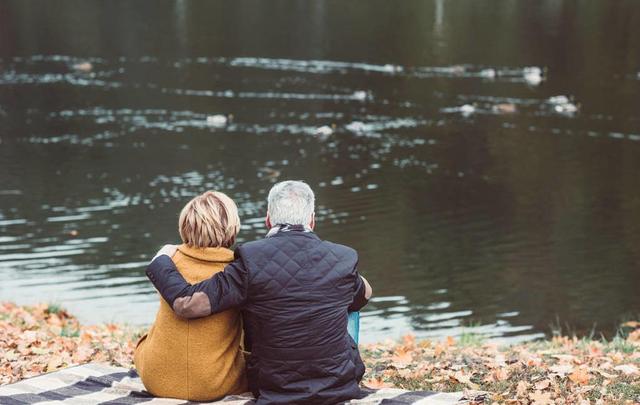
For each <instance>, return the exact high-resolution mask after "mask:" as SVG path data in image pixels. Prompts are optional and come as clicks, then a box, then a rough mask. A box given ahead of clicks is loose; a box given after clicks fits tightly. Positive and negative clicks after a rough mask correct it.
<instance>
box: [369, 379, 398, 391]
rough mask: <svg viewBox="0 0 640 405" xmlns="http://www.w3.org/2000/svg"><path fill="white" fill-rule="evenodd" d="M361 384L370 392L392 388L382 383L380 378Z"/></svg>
mask: <svg viewBox="0 0 640 405" xmlns="http://www.w3.org/2000/svg"><path fill="white" fill-rule="evenodd" d="M362 384H363V385H364V386H365V387H367V388H370V389H372V390H379V389H381V388H392V387H393V385H391V384H389V383H386V382H384V380H382V378H370V379H368V380H366V381H363V382H362Z"/></svg>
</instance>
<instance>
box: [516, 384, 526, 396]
mask: <svg viewBox="0 0 640 405" xmlns="http://www.w3.org/2000/svg"><path fill="white" fill-rule="evenodd" d="M528 390H529V384H527V383H526V381H520V382H518V385H517V386H516V395H518V396H519V397H526V396H527V391H528Z"/></svg>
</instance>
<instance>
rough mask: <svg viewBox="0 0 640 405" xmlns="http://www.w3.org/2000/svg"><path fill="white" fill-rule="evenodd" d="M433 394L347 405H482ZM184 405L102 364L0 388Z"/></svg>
mask: <svg viewBox="0 0 640 405" xmlns="http://www.w3.org/2000/svg"><path fill="white" fill-rule="evenodd" d="M466 396H467V397H473V398H465V394H463V393H436V392H430V391H405V390H400V389H381V390H377V391H373V390H372V391H371V392H370V394H369V395H368V396H367V397H365V398H363V399H358V400H352V401H349V402H348V404H354V405H355V404H361V405H373V404H384V405H387V404H388V405H395V404H422V405H450V404H451V405H452V404H465V403H469V402H470V401H474V403H480V402H482V399H483V395H482V393H472V394H466ZM253 402H254V401H253V397H252V396H251V394H249V393H247V394H246V395H232V396H227V397H225V398H223V399H221V400H219V401H214V402H207V404H222V405H245V404H252V403H253ZM140 403H145V404H150V405H186V404H196V403H197V404H204V403H202V402H190V401H184V400H177V399H171V398H155V397H153V396H151V394H149V393H148V392H147V391H145V389H144V386H143V385H142V381H140V378H139V377H138V375H137V374H136V372H135V370H129V369H126V368H121V367H112V366H109V365H104V364H95V363H93V364H85V365H82V366H76V367H69V368H66V369H63V370H60V371H56V372H53V373H49V374H43V375H41V376H38V377H33V378H29V379H26V380H22V381H19V382H17V383H15V384H10V385H5V386H1V387H0V404H2V405H24V404H42V405H44V404H69V405H95V404H102V405H129V404H140Z"/></svg>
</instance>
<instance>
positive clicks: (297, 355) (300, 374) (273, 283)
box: [236, 231, 364, 404]
mask: <svg viewBox="0 0 640 405" xmlns="http://www.w3.org/2000/svg"><path fill="white" fill-rule="evenodd" d="M236 258H240V259H241V260H242V262H243V264H244V267H245V269H246V270H247V274H248V275H249V281H248V283H249V286H248V288H249V291H248V294H247V296H248V299H247V302H246V304H245V306H244V311H245V312H244V317H245V329H247V332H248V333H249V334H250V336H251V337H252V338H251V339H252V343H253V356H252V357H251V358H250V359H249V361H248V378H249V381H250V385H251V386H252V389H253V390H254V391H255V394H257V395H259V399H258V404H292V403H301V404H302V403H304V404H333V403H337V402H340V401H343V400H347V399H351V398H357V397H360V396H361V395H362V393H361V391H360V389H359V387H358V382H359V381H360V379H361V378H362V375H363V374H364V365H363V363H362V360H361V359H360V355H359V353H358V349H357V346H356V344H355V343H354V342H353V340H352V339H351V337H350V336H349V335H348V333H347V309H348V307H349V305H350V304H351V303H352V301H353V299H354V295H355V293H356V288H357V286H358V281H359V276H358V273H357V270H356V266H357V263H358V255H357V253H356V251H355V250H353V249H351V248H349V247H346V246H342V245H339V244H335V243H331V242H327V241H322V240H320V239H319V238H318V237H317V236H316V235H315V234H314V233H309V232H293V231H292V232H282V233H279V234H277V235H275V236H273V237H270V238H266V239H263V240H259V241H255V242H250V243H247V244H244V245H242V246H240V247H238V248H237V249H236Z"/></svg>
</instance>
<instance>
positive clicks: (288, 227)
mask: <svg viewBox="0 0 640 405" xmlns="http://www.w3.org/2000/svg"><path fill="white" fill-rule="evenodd" d="M291 231H296V232H305V233H308V232H313V231H312V230H311V228H309V227H308V226H304V225H292V224H276V225H274V226H273V227H272V228H271V229H269V232H267V235H266V236H265V238H270V237H272V236H275V235H277V234H279V233H285V232H291Z"/></svg>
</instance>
